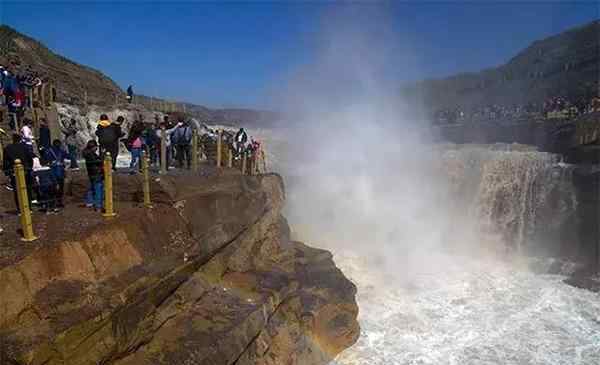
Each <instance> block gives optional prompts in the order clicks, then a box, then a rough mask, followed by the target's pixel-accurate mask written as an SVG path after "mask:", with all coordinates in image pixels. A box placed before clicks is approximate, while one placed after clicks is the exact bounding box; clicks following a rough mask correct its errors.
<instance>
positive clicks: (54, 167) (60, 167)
mask: <svg viewBox="0 0 600 365" xmlns="http://www.w3.org/2000/svg"><path fill="white" fill-rule="evenodd" d="M68 158H69V154H68V153H67V151H65V149H64V148H63V146H62V142H61V141H60V140H58V139H55V140H54V141H53V142H52V147H50V148H47V149H46V150H44V159H45V161H46V162H47V163H48V165H49V166H50V170H51V171H52V175H53V176H54V178H55V180H56V205H57V207H59V208H62V207H63V206H64V204H63V196H64V190H65V160H66V159H68Z"/></svg>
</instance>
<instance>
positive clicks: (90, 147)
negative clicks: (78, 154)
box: [83, 140, 104, 210]
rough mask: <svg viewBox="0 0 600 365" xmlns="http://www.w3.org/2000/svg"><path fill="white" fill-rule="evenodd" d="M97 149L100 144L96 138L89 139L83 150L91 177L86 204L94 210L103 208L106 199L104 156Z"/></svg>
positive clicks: (89, 176)
mask: <svg viewBox="0 0 600 365" xmlns="http://www.w3.org/2000/svg"><path fill="white" fill-rule="evenodd" d="M97 151H98V144H97V143H96V141H94V140H91V141H89V142H88V143H87V146H86V147H85V149H84V150H83V158H84V159H85V167H86V169H87V174H88V178H89V179H90V188H89V189H88V192H87V195H86V200H85V206H86V207H88V208H94V210H99V209H102V203H103V200H104V171H103V169H102V158H101V157H100V155H99V154H98V152H97Z"/></svg>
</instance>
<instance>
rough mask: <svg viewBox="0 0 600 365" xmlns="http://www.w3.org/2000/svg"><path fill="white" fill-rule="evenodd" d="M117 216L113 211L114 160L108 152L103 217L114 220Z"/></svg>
mask: <svg viewBox="0 0 600 365" xmlns="http://www.w3.org/2000/svg"><path fill="white" fill-rule="evenodd" d="M116 215H117V214H116V213H115V212H114V209H113V180H112V159H111V157H110V152H106V156H105V157H104V213H103V214H102V216H103V217H105V218H112V217H114V216H116Z"/></svg>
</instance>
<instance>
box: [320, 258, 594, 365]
mask: <svg viewBox="0 0 600 365" xmlns="http://www.w3.org/2000/svg"><path fill="white" fill-rule="evenodd" d="M431 255H434V256H435V257H431V256H429V257H428V261H430V262H431V260H434V261H435V260H436V259H439V262H440V265H433V266H432V265H423V266H421V267H420V268H419V265H412V266H411V268H410V280H404V281H402V282H401V283H398V282H397V280H393V278H390V277H385V275H383V274H382V273H381V272H379V271H378V268H377V265H375V264H374V263H372V262H368V261H367V260H366V259H365V256H364V255H361V256H359V255H353V254H351V253H350V254H348V253H338V254H336V255H335V261H336V264H337V265H338V266H339V267H340V268H341V269H342V270H343V272H344V273H345V274H346V275H347V276H348V277H349V278H350V279H351V280H352V281H353V282H354V283H355V284H356V285H357V287H358V298H357V299H358V304H359V308H360V314H359V322H360V325H361V329H362V333H361V336H360V339H359V340H358V342H357V343H356V344H355V345H354V346H353V347H352V348H350V349H348V350H346V351H345V352H343V353H342V354H341V355H339V356H338V358H337V359H336V360H335V361H334V362H333V363H332V364H335V365H367V364H368V365H377V364H381V365H384V364H385V365H391V364H423V365H424V364H435V365H441V364H457V365H459V364H473V365H475V364H477V365H482V364H519V365H521V364H532V365H533V364H540V365H542V364H544V365H551V364H552V365H554V364H556V365H558V364H562V365H578V364H580V365H583V364H585V365H596V364H599V363H600V297H599V295H598V294H595V293H592V292H589V291H587V290H582V289H578V288H574V287H571V286H569V285H566V284H564V283H563V282H562V280H563V279H564V277H562V276H560V275H540V274H534V273H532V272H530V271H528V270H526V269H523V268H516V267H515V266H514V265H512V264H508V263H504V262H499V261H497V260H494V259H481V258H477V259H471V258H467V257H452V258H451V259H448V258H447V257H443V254H431Z"/></svg>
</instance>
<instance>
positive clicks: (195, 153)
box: [192, 129, 198, 172]
mask: <svg viewBox="0 0 600 365" xmlns="http://www.w3.org/2000/svg"><path fill="white" fill-rule="evenodd" d="M192 171H195V172H197V171H198V131H197V130H195V129H194V131H193V132H192Z"/></svg>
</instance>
